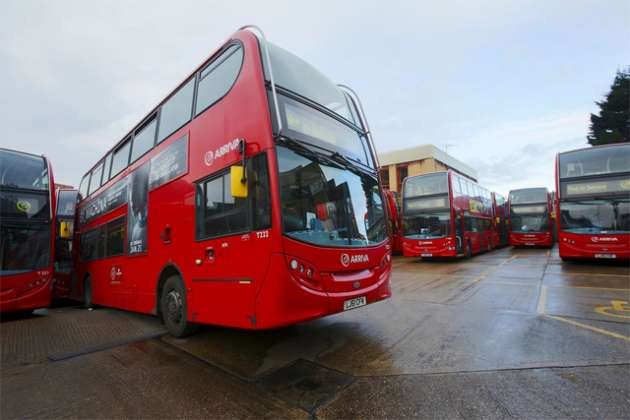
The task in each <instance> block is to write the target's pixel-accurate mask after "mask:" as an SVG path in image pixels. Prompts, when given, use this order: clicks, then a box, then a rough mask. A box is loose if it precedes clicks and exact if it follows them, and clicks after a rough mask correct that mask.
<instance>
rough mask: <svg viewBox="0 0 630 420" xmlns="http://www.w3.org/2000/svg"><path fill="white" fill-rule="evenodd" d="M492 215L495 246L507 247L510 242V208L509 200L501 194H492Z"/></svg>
mask: <svg viewBox="0 0 630 420" xmlns="http://www.w3.org/2000/svg"><path fill="white" fill-rule="evenodd" d="M491 194H492V213H493V215H494V221H493V225H494V241H493V243H494V246H495V247H497V248H498V247H503V246H507V245H508V243H509V241H508V236H509V235H508V230H509V226H508V206H507V200H506V199H505V197H503V196H502V195H501V194H499V193H496V192H492V193H491Z"/></svg>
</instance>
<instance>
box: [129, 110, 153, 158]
mask: <svg viewBox="0 0 630 420" xmlns="http://www.w3.org/2000/svg"><path fill="white" fill-rule="evenodd" d="M155 125H156V124H155V118H153V119H152V120H151V121H149V122H148V123H146V124H145V125H144V126H143V127H141V128H140V129H138V130H137V131H136V133H135V135H134V136H133V146H132V147H131V160H130V162H135V161H136V160H138V158H139V157H140V156H142V155H144V154H145V153H146V152H148V151H149V150H151V148H152V147H153V144H154V143H155Z"/></svg>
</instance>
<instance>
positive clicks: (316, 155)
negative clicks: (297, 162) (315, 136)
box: [277, 135, 344, 169]
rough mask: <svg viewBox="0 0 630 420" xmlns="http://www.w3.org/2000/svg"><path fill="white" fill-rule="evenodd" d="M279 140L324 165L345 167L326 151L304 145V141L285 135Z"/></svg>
mask: <svg viewBox="0 0 630 420" xmlns="http://www.w3.org/2000/svg"><path fill="white" fill-rule="evenodd" d="M277 140H278V142H279V143H281V144H282V145H283V146H286V147H288V148H289V149H291V150H293V151H294V152H297V153H299V154H301V155H303V156H306V157H308V158H310V159H313V160H316V161H318V162H319V163H323V164H324V165H328V166H334V167H336V168H338V169H344V165H342V164H341V163H339V162H337V161H335V160H333V159H331V157H330V156H328V155H325V154H324V153H320V152H316V151H315V150H312V149H310V148H309V147H306V146H304V145H303V144H302V143H300V142H299V141H297V140H294V139H292V138H290V137H287V136H285V135H281V136H278V137H277Z"/></svg>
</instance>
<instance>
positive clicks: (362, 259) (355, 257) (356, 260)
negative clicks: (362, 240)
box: [350, 254, 370, 264]
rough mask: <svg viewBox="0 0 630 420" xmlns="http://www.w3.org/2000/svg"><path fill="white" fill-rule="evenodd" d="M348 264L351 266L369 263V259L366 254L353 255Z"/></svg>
mask: <svg viewBox="0 0 630 420" xmlns="http://www.w3.org/2000/svg"><path fill="white" fill-rule="evenodd" d="M350 262H351V263H352V264H356V263H363V262H370V257H368V255H367V254H359V255H353V256H352V257H350Z"/></svg>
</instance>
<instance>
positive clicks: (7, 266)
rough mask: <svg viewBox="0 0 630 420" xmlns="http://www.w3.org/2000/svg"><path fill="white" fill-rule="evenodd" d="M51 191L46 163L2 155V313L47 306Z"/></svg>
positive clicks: (13, 153)
mask: <svg viewBox="0 0 630 420" xmlns="http://www.w3.org/2000/svg"><path fill="white" fill-rule="evenodd" d="M54 187H55V184H54V180H53V173H52V168H51V165H50V162H49V161H48V159H46V158H45V157H43V156H37V155H32V154H30V153H24V152H18V151H14V150H7V149H0V312H10V311H30V310H33V309H37V308H43V307H47V306H49V305H50V300H51V289H52V274H53V255H54V232H53V220H54V209H55V195H54Z"/></svg>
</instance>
